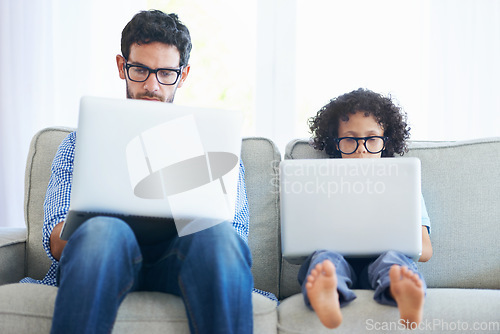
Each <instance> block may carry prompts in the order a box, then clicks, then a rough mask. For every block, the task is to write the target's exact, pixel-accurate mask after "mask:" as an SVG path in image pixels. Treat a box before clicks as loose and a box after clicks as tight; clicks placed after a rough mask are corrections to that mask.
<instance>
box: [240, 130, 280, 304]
mask: <svg viewBox="0 0 500 334" xmlns="http://www.w3.org/2000/svg"><path fill="white" fill-rule="evenodd" d="M241 158H242V160H243V164H244V165H245V183H246V186H247V193H248V206H249V210H250V235H249V240H248V243H249V245H250V250H251V251H252V261H253V265H252V273H253V276H254V285H255V287H256V288H258V289H261V290H264V291H269V292H272V293H274V294H275V295H276V296H278V290H279V288H278V284H279V275H280V259H281V244H280V223H279V202H278V187H277V180H278V165H279V162H280V160H281V154H280V153H279V150H278V149H277V147H276V145H275V144H274V143H273V142H272V141H270V140H269V139H266V138H258V137H252V138H245V139H243V145H242V151H241Z"/></svg>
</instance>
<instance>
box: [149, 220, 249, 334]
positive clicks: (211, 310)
mask: <svg viewBox="0 0 500 334" xmlns="http://www.w3.org/2000/svg"><path fill="white" fill-rule="evenodd" d="M146 252H148V251H147V250H145V251H144V257H145V260H144V264H143V271H142V273H141V285H142V286H141V289H147V290H154V291H163V292H167V293H172V294H175V295H178V296H180V297H182V299H183V301H184V304H185V307H186V313H187V316H188V320H189V326H190V330H191V332H192V333H242V334H244V333H252V331H253V307H252V288H253V277H252V274H251V271H250V267H251V255H250V249H249V248H248V245H247V244H246V243H245V242H244V241H243V240H242V239H241V237H239V236H238V234H237V233H236V231H235V230H234V228H233V226H232V225H231V223H230V222H224V223H221V224H218V225H215V226H213V227H211V228H208V229H205V230H202V231H199V232H196V233H193V234H189V235H186V236H183V237H176V238H174V240H172V241H171V242H170V244H169V246H168V248H167V250H166V252H165V251H163V252H162V253H160V254H162V255H161V256H159V257H158V258H156V259H155V261H154V263H151V262H150V261H149V259H148V257H149V256H148V255H147V254H146ZM148 262H150V263H148Z"/></svg>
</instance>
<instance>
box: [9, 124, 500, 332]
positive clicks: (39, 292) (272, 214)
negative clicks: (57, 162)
mask: <svg viewBox="0 0 500 334" xmlns="http://www.w3.org/2000/svg"><path fill="white" fill-rule="evenodd" d="M69 131H71V129H66V128H48V129H45V130H42V131H40V132H39V133H37V134H36V135H35V136H34V138H33V141H32V143H31V147H30V152H29V156H28V161H27V165H26V187H25V218H26V219H25V220H26V225H27V229H12V228H0V333H48V332H49V330H50V324H51V318H52V312H53V306H54V299H55V296H56V293H57V288H54V287H47V286H40V285H35V284H20V283H16V282H18V281H19V280H20V279H21V278H23V277H25V276H30V277H33V278H37V279H41V278H42V277H43V276H44V275H45V273H46V272H47V269H48V266H49V264H50V263H49V260H48V257H47V256H46V254H45V252H44V250H43V248H42V245H41V228H42V221H43V211H42V206H43V200H44V196H45V191H46V187H47V183H48V179H49V175H50V164H51V162H52V159H53V157H54V154H55V152H56V149H57V147H58V145H59V143H60V142H61V140H62V139H63V138H64V137H65V136H66V135H67V134H68V133H69ZM408 155H410V156H417V157H419V158H420V159H421V161H422V191H423V195H424V197H425V200H426V204H427V209H428V211H429V215H430V217H431V221H432V224H433V225H432V234H431V238H432V242H433V246H434V256H433V258H432V259H431V260H430V261H429V262H427V263H423V264H419V267H420V269H421V270H422V272H423V274H424V276H425V277H426V281H427V284H428V286H429V290H428V292H427V298H426V302H425V312H424V321H423V322H422V324H421V326H420V328H419V329H417V330H416V332H432V333H439V332H446V331H447V330H449V332H464V333H465V332H467V333H471V332H481V333H483V332H484V333H498V332H500V255H499V254H500V240H499V239H500V203H499V193H500V168H499V167H500V138H491V139H482V140H474V141H462V142H412V143H411V149H410V152H409V154H408ZM285 158H286V159H297V158H324V156H323V154H322V152H317V151H314V150H313V149H311V148H310V147H309V146H308V144H307V141H306V140H294V141H292V142H290V143H289V145H288V146H287V149H286V152H285ZM242 159H243V162H244V164H245V167H246V182H247V188H248V198H249V206H250V239H249V243H250V248H251V250H252V256H253V268H252V272H253V275H254V280H255V286H256V287H257V288H259V289H262V290H265V291H270V292H272V293H274V294H275V295H276V296H278V297H279V299H280V300H281V303H280V305H279V306H278V307H276V305H275V303H273V302H272V301H270V300H269V299H267V298H265V297H263V296H261V295H258V294H254V296H253V311H254V332H255V333H283V334H284V333H326V332H330V331H332V330H327V329H325V328H323V327H322V326H321V324H320V323H319V321H318V319H317V317H316V315H315V314H314V313H313V312H312V311H310V310H308V309H307V308H306V307H305V306H304V303H303V300H302V296H301V295H300V293H299V292H300V287H299V285H298V283H297V279H296V276H297V271H298V268H299V267H298V266H296V265H291V264H289V263H287V262H286V261H284V260H283V259H282V257H281V253H280V223H279V194H278V191H277V190H278V175H277V167H278V164H279V161H280V160H281V155H280V153H279V151H278V150H277V148H276V146H275V145H274V144H273V143H272V142H271V141H270V140H268V139H265V138H245V139H244V140H243V146H242ZM356 294H357V296H358V298H357V299H356V300H355V301H353V302H352V303H351V304H350V305H348V306H346V307H345V308H343V309H342V311H343V315H344V322H343V324H342V325H341V326H340V327H339V328H337V329H336V330H333V331H334V332H338V333H361V332H381V333H387V332H398V331H399V329H397V328H396V330H391V329H394V328H391V327H397V319H398V311H397V309H396V308H393V307H388V306H382V305H379V304H377V303H375V302H374V301H373V299H372V296H373V292H372V291H363V290H357V291H356ZM188 332H189V330H188V325H187V320H186V315H185V311H184V307H183V305H182V301H181V300H180V299H179V298H178V297H175V296H172V295H168V294H162V293H152V292H134V293H131V294H129V295H128V296H127V297H126V299H125V301H124V302H123V304H122V306H121V307H120V310H119V312H118V317H117V320H116V324H115V328H114V330H113V333H188Z"/></svg>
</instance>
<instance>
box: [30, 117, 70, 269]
mask: <svg viewBox="0 0 500 334" xmlns="http://www.w3.org/2000/svg"><path fill="white" fill-rule="evenodd" d="M71 131H72V129H69V128H57V127H54V128H47V129H44V130H41V131H39V132H38V133H37V134H35V136H33V139H32V140H31V145H30V149H29V153H28V161H27V163H26V173H25V176H24V178H25V182H24V215H25V221H26V225H27V229H28V236H27V240H26V276H29V277H32V278H34V279H42V278H43V277H44V276H45V274H46V273H47V271H48V269H49V266H50V263H51V262H50V260H49V257H48V256H47V254H46V253H45V250H44V249H43V246H42V226H43V202H44V201H45V193H46V192H47V185H48V184H49V179H50V173H51V166H52V160H54V156H55V154H56V151H57V148H58V147H59V144H60V143H61V141H62V140H63V139H64V138H65V137H66V136H67V135H68V134H69V133H70V132H71Z"/></svg>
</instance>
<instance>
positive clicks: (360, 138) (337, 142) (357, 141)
mask: <svg viewBox="0 0 500 334" xmlns="http://www.w3.org/2000/svg"><path fill="white" fill-rule="evenodd" d="M372 138H380V139H382V141H383V142H384V145H383V146H382V148H381V149H380V150H379V151H376V152H372V151H370V150H369V149H368V147H366V142H367V140H368V139H372ZM343 139H354V140H355V141H356V148H355V149H354V151H352V152H351V153H346V152H344V151H342V150H341V149H340V141H341V140H343ZM388 139H389V137H385V136H368V137H340V138H334V141H335V143H336V144H337V149H338V150H339V152H340V153H342V154H346V155H350V154H354V153H355V152H356V151H357V150H358V147H359V141H360V140H363V146H364V147H365V149H366V151H367V152H368V153H371V154H377V153H380V152H382V151H383V150H385V143H386V141H387V140H388Z"/></svg>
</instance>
